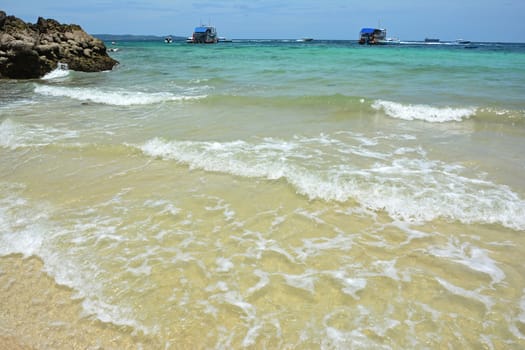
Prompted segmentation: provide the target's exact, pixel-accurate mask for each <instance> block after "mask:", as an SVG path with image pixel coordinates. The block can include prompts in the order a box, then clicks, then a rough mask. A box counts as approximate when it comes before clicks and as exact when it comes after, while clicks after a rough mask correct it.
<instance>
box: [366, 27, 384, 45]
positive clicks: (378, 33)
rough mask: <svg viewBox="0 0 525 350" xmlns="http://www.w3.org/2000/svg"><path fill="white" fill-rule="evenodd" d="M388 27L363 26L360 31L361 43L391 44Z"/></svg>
mask: <svg viewBox="0 0 525 350" xmlns="http://www.w3.org/2000/svg"><path fill="white" fill-rule="evenodd" d="M390 41H391V40H387V37H386V29H383V28H362V29H361V31H360V32H359V44H361V45H364V44H367V45H384V44H389V43H390Z"/></svg>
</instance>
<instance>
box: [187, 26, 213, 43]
mask: <svg viewBox="0 0 525 350" xmlns="http://www.w3.org/2000/svg"><path fill="white" fill-rule="evenodd" d="M218 41H219V37H218V36H217V30H216V29H215V27H212V26H210V25H208V26H204V25H201V26H199V27H196V28H195V30H194V31H193V35H192V36H191V41H190V40H189V38H188V40H186V42H188V43H192V44H216V43H217V42H218Z"/></svg>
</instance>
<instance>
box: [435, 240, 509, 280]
mask: <svg viewBox="0 0 525 350" xmlns="http://www.w3.org/2000/svg"><path fill="white" fill-rule="evenodd" d="M429 252H430V253H431V254H432V255H434V256H437V257H440V258H445V259H448V260H451V261H454V262H456V263H458V264H461V265H463V266H466V267H468V268H470V269H472V270H474V271H477V272H481V273H484V274H487V275H488V276H490V277H491V279H492V283H493V284H496V283H500V282H501V281H503V280H504V279H505V273H504V272H503V271H502V270H501V269H500V268H499V267H498V266H497V264H496V262H495V261H494V260H492V259H491V258H490V256H489V253H488V252H487V251H486V250H484V249H481V248H478V247H476V246H473V245H472V244H470V243H460V242H458V241H457V240H450V241H449V242H448V244H447V246H446V247H431V248H430V249H429Z"/></svg>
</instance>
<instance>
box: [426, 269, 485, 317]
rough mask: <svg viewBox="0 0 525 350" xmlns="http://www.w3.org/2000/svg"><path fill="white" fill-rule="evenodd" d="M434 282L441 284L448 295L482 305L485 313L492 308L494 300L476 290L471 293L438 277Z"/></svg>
mask: <svg viewBox="0 0 525 350" xmlns="http://www.w3.org/2000/svg"><path fill="white" fill-rule="evenodd" d="M436 280H437V281H438V282H439V284H441V286H443V288H445V289H446V290H448V291H449V292H450V293H452V294H455V295H458V296H460V297H463V298H466V299H471V300H474V301H477V302H480V303H482V304H484V305H485V307H486V308H487V311H490V310H491V308H492V306H494V303H495V302H494V300H493V299H492V298H491V297H489V296H487V295H483V294H481V292H480V291H478V290H474V291H472V290H468V289H464V288H461V287H458V286H456V285H454V284H452V283H450V282H448V281H446V280H444V279H442V278H439V277H436Z"/></svg>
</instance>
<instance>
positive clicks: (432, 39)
mask: <svg viewBox="0 0 525 350" xmlns="http://www.w3.org/2000/svg"><path fill="white" fill-rule="evenodd" d="M425 42H426V43H439V39H438V38H425Z"/></svg>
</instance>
